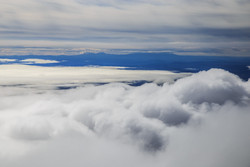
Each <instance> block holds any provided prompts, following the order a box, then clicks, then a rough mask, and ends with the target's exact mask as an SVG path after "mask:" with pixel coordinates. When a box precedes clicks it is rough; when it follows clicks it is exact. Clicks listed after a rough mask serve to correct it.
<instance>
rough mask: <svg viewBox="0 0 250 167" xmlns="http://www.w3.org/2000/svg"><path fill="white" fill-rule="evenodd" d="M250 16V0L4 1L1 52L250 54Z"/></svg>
mask: <svg viewBox="0 0 250 167" xmlns="http://www.w3.org/2000/svg"><path fill="white" fill-rule="evenodd" d="M249 17H250V2H249V1H248V0H217V1H215V0H200V1H194V0H128V1H121V0H8V1H5V0H0V36H1V38H0V53H1V55H8V54H17V53H18V54H20V53H23V54H31V53H33V54H34V53H35V54H43V53H44V54H59V53H60V54H63V53H64V54H67V53H72V50H73V52H74V51H76V53H75V54H79V53H81V52H84V51H86V49H89V50H88V51H96V49H97V50H98V49H99V51H107V50H111V49H117V50H119V49H123V50H124V49H128V50H154V51H156V50H157V51H162V50H167V51H172V52H175V53H177V54H184V55H185V54H189V55H190V54H191V55H213V56H214V55H223V56H250V55H249V51H250V47H249V46H250V22H249ZM26 48H28V50H27V49H26Z"/></svg>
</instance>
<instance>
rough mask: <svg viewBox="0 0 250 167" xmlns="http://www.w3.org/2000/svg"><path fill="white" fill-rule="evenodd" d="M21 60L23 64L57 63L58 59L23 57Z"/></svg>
mask: <svg viewBox="0 0 250 167" xmlns="http://www.w3.org/2000/svg"><path fill="white" fill-rule="evenodd" d="M21 62H24V63H25V64H49V63H59V61H56V60H45V59H24V60H21Z"/></svg>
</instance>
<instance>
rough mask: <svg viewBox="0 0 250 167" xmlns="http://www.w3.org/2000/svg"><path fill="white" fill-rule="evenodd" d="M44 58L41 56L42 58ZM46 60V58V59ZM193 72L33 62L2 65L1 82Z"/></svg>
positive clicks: (164, 77)
mask: <svg viewBox="0 0 250 167" xmlns="http://www.w3.org/2000/svg"><path fill="white" fill-rule="evenodd" d="M39 61H41V60H39ZM46 62H47V61H46ZM188 75H191V74H190V73H173V72H169V71H157V70H155V71H148V70H123V67H39V66H30V65H18V64H11V65H1V66H0V78H1V84H5V85H18V84H28V85H30V84H32V85H33V86H42V87H43V86H58V85H74V86H78V85H79V84H80V85H81V84H83V83H88V82H119V81H120V82H122V81H134V80H146V81H154V82H157V83H162V82H166V81H168V82H173V81H174V80H175V79H178V78H182V77H184V76H188Z"/></svg>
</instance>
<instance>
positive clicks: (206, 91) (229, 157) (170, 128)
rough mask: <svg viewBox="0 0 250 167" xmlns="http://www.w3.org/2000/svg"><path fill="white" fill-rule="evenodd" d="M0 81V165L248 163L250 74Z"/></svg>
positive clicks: (206, 166) (207, 166) (226, 166)
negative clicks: (70, 84)
mask: <svg viewBox="0 0 250 167" xmlns="http://www.w3.org/2000/svg"><path fill="white" fill-rule="evenodd" d="M0 89H1V92H3V91H5V95H4V96H1V99H0V132H1V136H0V148H1V149H0V166H5V167H17V166H18V167H31V166H37V167H40V166H41V167H42V166H60V167H68V166H74V167H78V166H79V167H80V166H90V167H96V166H109V167H110V166H114V167H117V166H119V167H122V166H124V167H125V166H146V167H153V166H154V167H163V166H175V167H186V166H192V167H200V166H203V167H211V166H215V167H234V166H239V167H248V166H249V165H250V160H249V159H250V156H249V155H250V149H249V147H250V132H249V130H248V127H249V126H250V82H249V81H248V82H244V81H242V80H241V79H240V78H238V77H237V76H235V75H233V74H231V73H229V72H226V71H224V70H218V69H212V70H209V71H204V72H200V73H198V74H194V75H192V76H189V77H186V78H182V79H179V80H178V81H176V82H175V83H173V84H168V83H165V84H164V85H162V86H159V85H156V84H154V83H147V84H144V85H142V86H139V87H132V86H129V85H126V84H123V83H110V84H106V85H100V86H94V85H90V84H88V85H85V86H82V87H78V88H75V89H70V90H48V91H45V92H43V93H42V94H41V93H39V94H37V93H32V92H30V91H28V90H29V88H27V91H26V92H22V93H19V94H15V93H11V91H16V90H15V89H14V88H13V89H10V88H8V87H1V88H0ZM16 89H17V88H16ZM22 90H23V89H22ZM6 92H8V93H6Z"/></svg>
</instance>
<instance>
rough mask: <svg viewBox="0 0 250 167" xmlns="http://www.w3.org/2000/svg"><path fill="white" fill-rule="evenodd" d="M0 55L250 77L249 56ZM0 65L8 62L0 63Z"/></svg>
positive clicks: (75, 63) (55, 64) (67, 62)
mask: <svg viewBox="0 0 250 167" xmlns="http://www.w3.org/2000/svg"><path fill="white" fill-rule="evenodd" d="M0 58H8V59H17V61H16V62H11V63H21V62H20V60H23V59H28V58H29V59H30V58H36V59H49V60H57V61H60V63H53V64H33V65H38V66H123V67H128V69H133V70H168V71H174V72H199V71H202V70H209V69H211V68H221V69H224V70H227V71H229V72H231V73H234V74H236V75H238V76H239V77H241V78H242V79H244V80H247V79H248V78H250V70H249V69H248V67H247V66H250V57H224V56H223V57H222V56H178V55H174V54H171V53H167V52H166V53H132V54H127V55H118V54H106V53H85V54H82V55H75V56H65V55H62V56H37V55H29V56H18V55H17V56H0ZM0 64H10V63H1V62H0Z"/></svg>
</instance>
